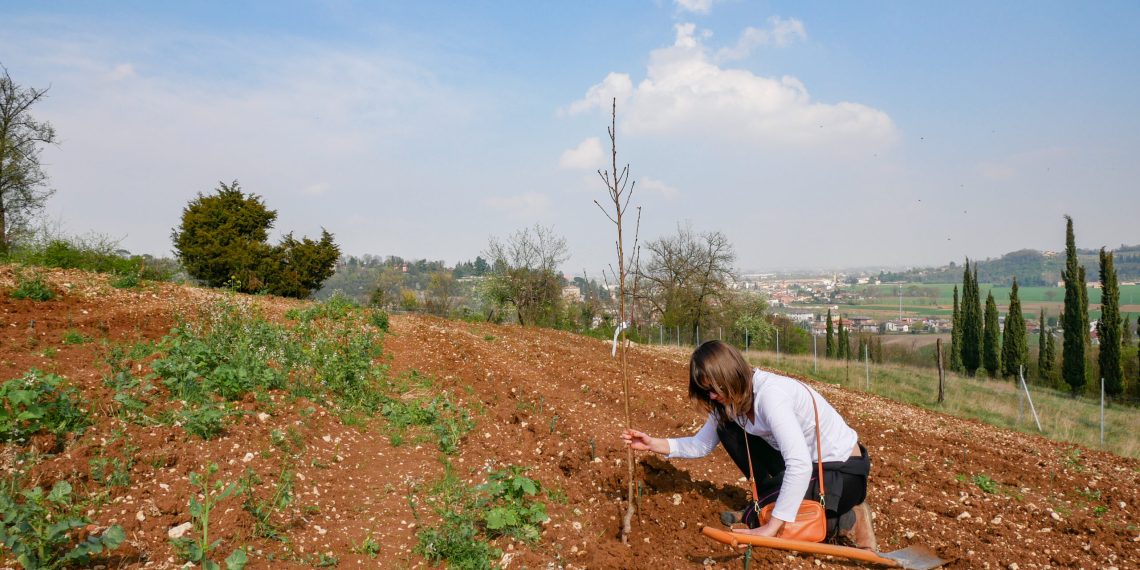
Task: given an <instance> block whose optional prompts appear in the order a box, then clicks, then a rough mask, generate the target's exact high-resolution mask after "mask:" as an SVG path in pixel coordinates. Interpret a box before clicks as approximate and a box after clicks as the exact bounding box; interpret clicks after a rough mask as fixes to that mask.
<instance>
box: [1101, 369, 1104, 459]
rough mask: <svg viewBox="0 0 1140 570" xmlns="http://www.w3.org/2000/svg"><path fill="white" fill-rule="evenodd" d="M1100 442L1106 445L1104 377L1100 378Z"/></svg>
mask: <svg viewBox="0 0 1140 570" xmlns="http://www.w3.org/2000/svg"><path fill="white" fill-rule="evenodd" d="M1100 444H1101V445H1104V378H1101V379H1100Z"/></svg>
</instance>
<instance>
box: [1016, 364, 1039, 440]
mask: <svg viewBox="0 0 1140 570" xmlns="http://www.w3.org/2000/svg"><path fill="white" fill-rule="evenodd" d="M1017 376H1018V377H1019V378H1021V389H1022V390H1025V399H1026V400H1029V411H1031V412H1033V421H1034V422H1035V423H1036V424H1037V431H1043V430H1042V429H1041V419H1040V418H1038V417H1037V408H1035V407H1034V406H1033V396H1030V395H1029V385H1028V384H1026V383H1025V367H1024V366H1018V367H1017Z"/></svg>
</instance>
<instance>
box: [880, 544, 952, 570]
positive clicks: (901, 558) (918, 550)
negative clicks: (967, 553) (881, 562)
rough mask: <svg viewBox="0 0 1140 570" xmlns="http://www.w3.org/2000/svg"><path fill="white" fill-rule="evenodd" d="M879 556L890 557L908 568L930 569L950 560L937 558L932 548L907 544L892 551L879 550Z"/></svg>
mask: <svg viewBox="0 0 1140 570" xmlns="http://www.w3.org/2000/svg"><path fill="white" fill-rule="evenodd" d="M879 556H882V557H883V558H890V559H891V560H894V561H895V562H898V563H899V565H900V566H902V567H903V568H907V569H908V570H932V569H934V568H938V567H939V566H942V565H943V564H946V563H948V562H950V560H943V559H941V558H939V557H938V553H936V552H934V551H933V550H931V549H929V548H927V547H925V546H920V545H915V546H908V547H906V548H904V549H902V550H896V551H894V552H880V553H879Z"/></svg>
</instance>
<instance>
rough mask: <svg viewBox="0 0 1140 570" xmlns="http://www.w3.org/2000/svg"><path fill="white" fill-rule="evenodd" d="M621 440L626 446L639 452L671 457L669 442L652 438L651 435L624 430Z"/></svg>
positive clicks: (633, 430)
mask: <svg viewBox="0 0 1140 570" xmlns="http://www.w3.org/2000/svg"><path fill="white" fill-rule="evenodd" d="M621 438H622V440H624V441H625V444H626V445H628V446H630V447H631V448H633V449H635V450H637V451H652V452H654V453H660V454H661V455H669V442H668V441H666V440H664V439H660V438H656V437H650V436H649V434H647V433H643V432H640V431H637V430H635V429H626V430H623V431H622V432H621Z"/></svg>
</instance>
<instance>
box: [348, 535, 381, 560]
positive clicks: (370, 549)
mask: <svg viewBox="0 0 1140 570" xmlns="http://www.w3.org/2000/svg"><path fill="white" fill-rule="evenodd" d="M352 552H353V553H355V554H363V555H364V556H367V557H369V558H376V556H377V555H379V554H380V543H379V542H376V539H375V538H372V533H368V534H366V535H365V536H364V540H361V541H360V544H357V545H355V546H353V547H352Z"/></svg>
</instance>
